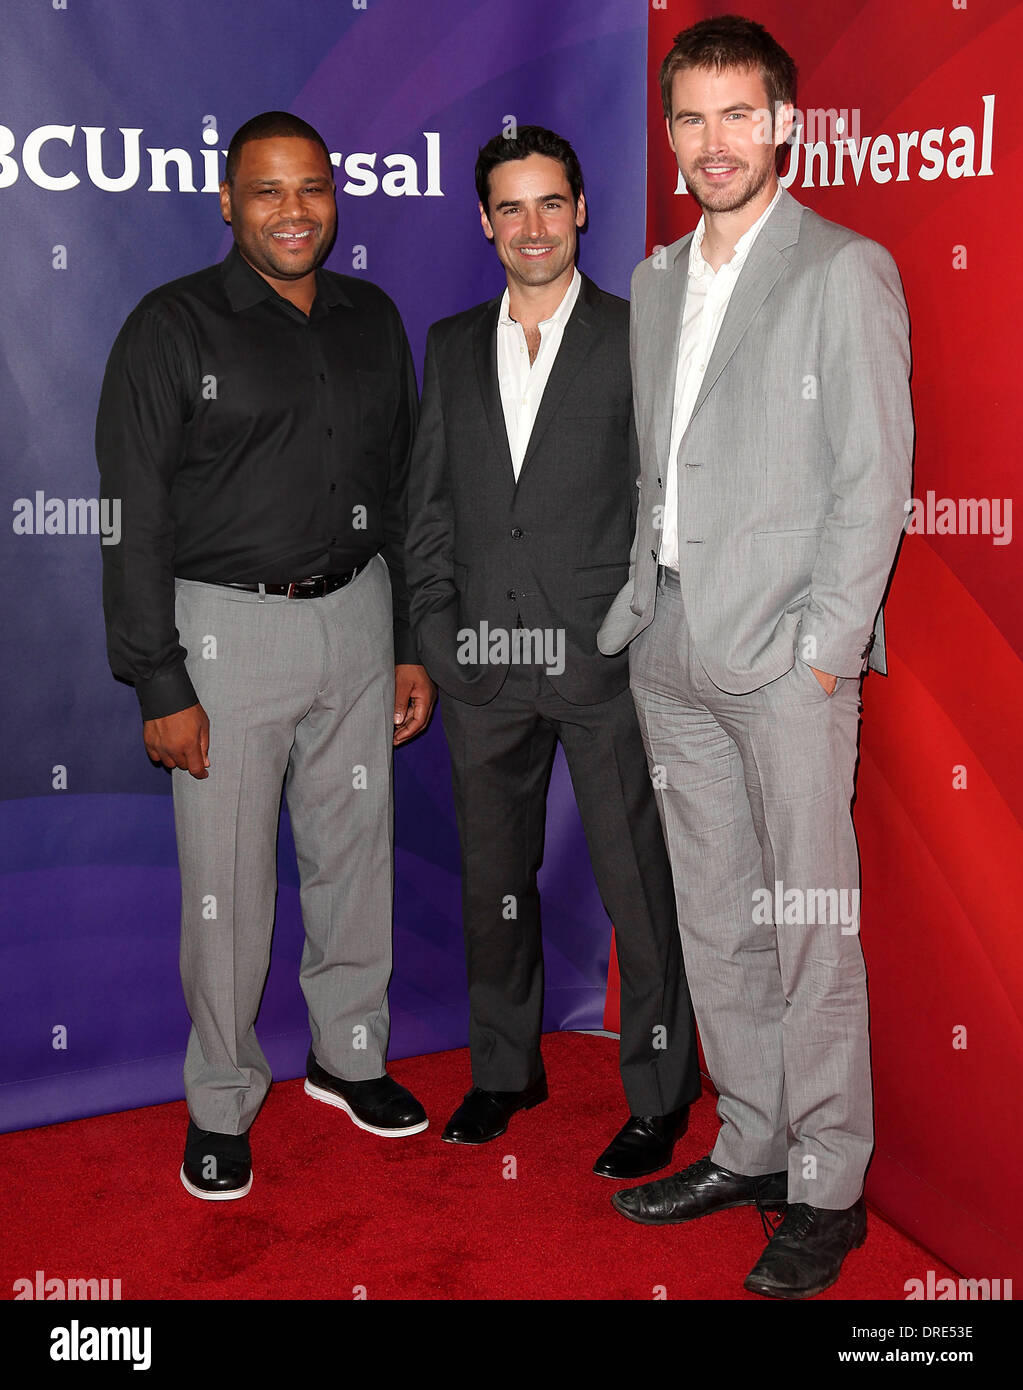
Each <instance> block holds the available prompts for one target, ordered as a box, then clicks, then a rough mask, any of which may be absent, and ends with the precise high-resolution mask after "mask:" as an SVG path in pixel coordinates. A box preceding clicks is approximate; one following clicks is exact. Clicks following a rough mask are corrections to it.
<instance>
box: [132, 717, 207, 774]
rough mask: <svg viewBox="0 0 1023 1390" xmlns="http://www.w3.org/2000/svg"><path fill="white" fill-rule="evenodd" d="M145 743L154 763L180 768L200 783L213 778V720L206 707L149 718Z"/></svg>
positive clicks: (145, 729)
mask: <svg viewBox="0 0 1023 1390" xmlns="http://www.w3.org/2000/svg"><path fill="white" fill-rule="evenodd" d="M142 741H143V742H144V743H145V745H146V752H147V753H148V754H149V756H150V757H151V758H152V760H153V762H154V763H163V765H164V767H180V768H181V769H182V770H183V771H185V772H190V773H191V774H192V776H193V777H195V778H196V779H198V780H199V781H202V779H203V778H204V777H208V776H209V773H208V772H207V770H206V769H207V768H208V767H209V765H210V760H209V757H208V756H207V754H208V753H209V748H210V721H209V720H208V719H207V718H206V711H205V710H204V709H203V707H202V705H190V706H189V708H188V709H182V710H178V712H177V713H176V714H165V715H164V717H163V718H162V719H146V720H145V721H144V722H143V724H142Z"/></svg>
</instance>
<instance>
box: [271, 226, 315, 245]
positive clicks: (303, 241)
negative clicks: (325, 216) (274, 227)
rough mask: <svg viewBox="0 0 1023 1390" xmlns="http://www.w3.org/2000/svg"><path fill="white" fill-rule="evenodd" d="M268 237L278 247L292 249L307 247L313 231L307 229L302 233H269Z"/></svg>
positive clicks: (309, 228)
mask: <svg viewBox="0 0 1023 1390" xmlns="http://www.w3.org/2000/svg"><path fill="white" fill-rule="evenodd" d="M270 235H271V237H272V238H273V240H274V241H276V242H277V244H278V245H279V246H284V247H288V248H292V249H294V248H298V247H302V246H308V244H309V242H310V241H311V240H312V236H313V229H312V228H311V227H308V228H307V229H306V230H305V231H304V232H271V233H270Z"/></svg>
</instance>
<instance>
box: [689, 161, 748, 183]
mask: <svg viewBox="0 0 1023 1390" xmlns="http://www.w3.org/2000/svg"><path fill="white" fill-rule="evenodd" d="M738 171H739V165H738V164H701V165H700V167H699V171H698V172H699V173H701V174H703V176H704V177H705V178H708V179H710V181H711V182H712V183H722V182H723V181H724V180H725V179H729V178H731V176H732V175H733V174H735V173H738Z"/></svg>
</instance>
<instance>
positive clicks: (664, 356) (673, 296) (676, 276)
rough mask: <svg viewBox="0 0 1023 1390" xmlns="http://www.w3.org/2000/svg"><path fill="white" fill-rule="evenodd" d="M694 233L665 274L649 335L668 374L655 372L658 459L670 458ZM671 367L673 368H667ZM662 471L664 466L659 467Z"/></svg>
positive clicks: (655, 455) (677, 253)
mask: <svg viewBox="0 0 1023 1390" xmlns="http://www.w3.org/2000/svg"><path fill="white" fill-rule="evenodd" d="M692 239H693V234H692V232H690V233H689V235H688V236H686V237H683V239H682V243H681V245H680V246H679V248H678V250H677V251H676V252H675V259H674V262H673V264H672V268H671V272H670V274H668V275H666V276H665V277H664V278H665V286H664V292H663V293H662V294H661V295H659V296H658V298H657V300H656V302H655V304H654V317H653V321H652V323H651V324H650V328H649V330H648V331H649V334H650V342H651V343H652V344H656V343H659V344H660V345H661V349H660V352H659V354H658V355H659V357H660V359H661V361H663V362H664V363H665V365H666V366H667V371H659V370H658V371H655V372H654V374H653V376H654V399H653V411H654V416H653V423H654V439H655V442H656V446H657V447H656V452H655V454H654V458H655V459H657V460H660V459H666V458H667V457H668V447H669V445H670V443H671V420H672V416H673V414H674V411H675V377H676V375H677V373H678V350H679V344H680V342H681V338H682V315H683V313H684V312H685V303H686V287H687V286H688V284H689V246H690V243H691V242H692ZM668 364H670V365H668ZM657 467H658V469H660V467H661V464H660V463H658V464H657Z"/></svg>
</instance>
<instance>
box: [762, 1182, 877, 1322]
mask: <svg viewBox="0 0 1023 1390" xmlns="http://www.w3.org/2000/svg"><path fill="white" fill-rule="evenodd" d="M866 1238H867V1208H866V1206H865V1205H864V1202H863V1198H862V1197H861V1198H860V1199H859V1201H858V1202H855V1203H854V1204H853V1205H852V1206H851V1207H847V1208H846V1209H845V1210H844V1211H828V1210H826V1209H825V1208H824V1207H811V1206H809V1205H808V1203H806V1202H793V1203H792V1205H791V1206H790V1207H789V1209H788V1211H787V1213H786V1215H785V1219H784V1220H783V1221H782V1222H781V1224H780V1225H779V1226H778V1229H777V1230H776V1231H775V1233H774V1235H772V1237H771V1239H770V1240H769V1241H768V1242H767V1248H766V1249H765V1251H764V1253H763V1254H762V1255H761V1256H760V1259H759V1260H757V1262H756V1264H755V1265H754V1266H753V1268H752V1270H751V1271H750V1273H749V1275H748V1276H747V1278H746V1282H745V1284H744V1285H743V1287H744V1288H747V1289H749V1291H750V1293H762V1294H764V1295H765V1296H766V1297H767V1298H812V1297H813V1296H814V1294H816V1293H821V1292H823V1290H824V1289H830V1287H831V1285H832V1284H833V1283H834V1282H835V1280H836V1279H837V1278H838V1276H839V1272H840V1271H841V1268H842V1261H843V1260H844V1259H845V1257H846V1255H848V1253H849V1251H850V1250H858V1249H859V1247H860V1246H861V1245H862V1244H863V1242H864V1241H865V1240H866Z"/></svg>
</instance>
